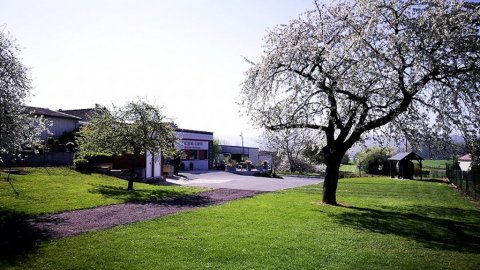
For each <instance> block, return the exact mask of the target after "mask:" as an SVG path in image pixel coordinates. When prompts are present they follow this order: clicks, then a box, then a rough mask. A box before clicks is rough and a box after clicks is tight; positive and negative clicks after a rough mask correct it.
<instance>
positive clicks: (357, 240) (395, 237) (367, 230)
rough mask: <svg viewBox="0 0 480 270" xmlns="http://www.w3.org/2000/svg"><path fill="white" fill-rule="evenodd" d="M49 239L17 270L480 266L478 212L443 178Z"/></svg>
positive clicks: (357, 182) (274, 200)
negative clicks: (324, 200) (329, 199)
mask: <svg viewBox="0 0 480 270" xmlns="http://www.w3.org/2000/svg"><path fill="white" fill-rule="evenodd" d="M321 191H322V186H321V185H312V186H308V187H301V188H296V189H292V190H287V191H280V192H275V193H268V194H263V195H260V196H257V197H254V198H249V199H242V200H239V201H235V202H231V203H228V204H226V205H221V206H215V207H208V208H202V209H198V210H195V211H192V212H188V213H181V214H177V215H173V216H169V217H164V218H160V219H156V220H153V221H147V222H141V223H137V224H132V225H126V226H121V227H117V228H115V229H112V230H107V231H101V232H95V233H88V234H84V235H81V236H76V237H71V238H66V239H62V240H58V241H52V242H48V243H45V244H43V245H41V246H40V247H39V248H38V249H37V250H34V251H32V252H31V253H30V255H29V256H27V257H20V258H18V259H17V260H16V261H15V264H16V267H14V268H18V269H478V265H480V255H479V251H480V214H479V212H478V211H477V210H476V209H475V206H474V205H473V204H472V203H470V202H469V201H468V200H467V199H465V198H464V197H461V196H460V195H459V194H458V193H457V192H456V191H455V190H453V189H452V188H451V187H449V186H448V185H447V184H446V183H444V182H441V181H411V180H393V179H389V178H380V177H376V178H355V179H344V180H341V181H340V183H339V190H338V199H339V202H341V203H342V204H343V205H344V206H343V207H338V206H337V207H334V206H326V205H322V204H321V203H320V201H321V195H320V194H321Z"/></svg>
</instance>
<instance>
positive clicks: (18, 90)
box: [0, 31, 46, 163]
mask: <svg viewBox="0 0 480 270" xmlns="http://www.w3.org/2000/svg"><path fill="white" fill-rule="evenodd" d="M17 53H18V48H17V46H16V44H15V42H14V41H13V39H12V38H11V37H10V36H9V34H8V33H5V32H4V31H0V163H3V162H2V158H1V157H2V156H10V157H13V158H15V157H16V156H18V155H19V154H20V153H21V151H22V149H24V148H25V147H32V146H33V145H34V144H35V143H37V142H39V141H40V134H41V133H42V131H44V130H45V129H46V122H45V121H44V119H42V118H36V117H34V116H33V115H32V113H31V112H29V111H27V110H26V109H25V107H24V104H25V99H26V98H27V97H28V95H29V94H30V88H31V82H30V79H29V78H28V69H27V68H26V67H24V66H23V65H22V63H21V62H20V59H19V57H18V55H17Z"/></svg>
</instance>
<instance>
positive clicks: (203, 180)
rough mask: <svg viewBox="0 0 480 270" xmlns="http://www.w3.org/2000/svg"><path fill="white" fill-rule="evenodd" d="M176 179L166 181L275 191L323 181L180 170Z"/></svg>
mask: <svg viewBox="0 0 480 270" xmlns="http://www.w3.org/2000/svg"><path fill="white" fill-rule="evenodd" d="M180 175H181V176H183V177H181V178H180V179H178V180H173V179H167V181H168V182H170V183H173V184H177V185H182V186H195V187H208V188H230V189H242V190H255V191H276V190H282V189H287V188H294V187H300V186H306V185H312V184H318V183H321V182H323V178H318V177H293V176H285V177H283V179H278V178H266V177H255V176H244V175H237V174H233V173H228V172H224V171H197V172H181V173H180Z"/></svg>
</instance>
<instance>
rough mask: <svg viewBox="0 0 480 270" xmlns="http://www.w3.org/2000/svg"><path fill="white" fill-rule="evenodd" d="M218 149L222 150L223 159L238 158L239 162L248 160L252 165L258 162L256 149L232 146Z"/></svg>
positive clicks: (222, 146) (223, 146)
mask: <svg viewBox="0 0 480 270" xmlns="http://www.w3.org/2000/svg"><path fill="white" fill-rule="evenodd" d="M220 147H221V148H222V151H221V154H222V155H223V156H224V157H230V158H232V159H235V157H238V158H239V160H242V159H243V160H250V161H251V162H252V164H253V165H255V164H257V162H258V148H256V147H247V146H245V147H242V146H233V145H220ZM242 156H243V158H242ZM237 161H238V160H237Z"/></svg>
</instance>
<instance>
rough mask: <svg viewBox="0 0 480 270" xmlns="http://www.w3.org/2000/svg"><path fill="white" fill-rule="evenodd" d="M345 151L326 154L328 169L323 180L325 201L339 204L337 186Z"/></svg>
mask: <svg viewBox="0 0 480 270" xmlns="http://www.w3.org/2000/svg"><path fill="white" fill-rule="evenodd" d="M343 154H344V153H341V152H334V153H332V154H330V155H328V157H327V156H325V159H326V160H325V161H326V165H327V169H326V171H325V180H324V182H323V200H322V201H323V203H325V204H331V205H337V186H338V177H339V173H340V164H341V163H342V157H343Z"/></svg>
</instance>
